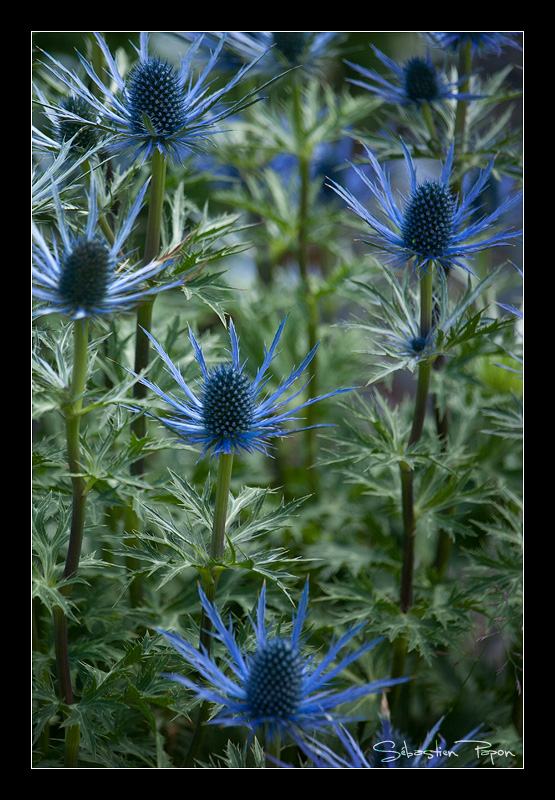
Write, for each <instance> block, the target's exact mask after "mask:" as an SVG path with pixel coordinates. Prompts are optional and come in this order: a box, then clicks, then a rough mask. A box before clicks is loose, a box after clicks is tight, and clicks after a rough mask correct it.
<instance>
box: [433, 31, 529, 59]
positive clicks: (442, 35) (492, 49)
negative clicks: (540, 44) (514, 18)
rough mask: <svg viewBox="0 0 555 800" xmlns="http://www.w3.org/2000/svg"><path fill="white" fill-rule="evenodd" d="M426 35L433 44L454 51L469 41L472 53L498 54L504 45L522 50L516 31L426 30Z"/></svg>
mask: <svg viewBox="0 0 555 800" xmlns="http://www.w3.org/2000/svg"><path fill="white" fill-rule="evenodd" d="M427 37H428V38H429V39H430V40H431V42H432V43H433V44H435V45H437V46H439V47H442V48H443V49H445V50H449V51H451V52H454V53H457V52H458V51H459V50H460V49H461V48H463V47H465V45H466V44H467V43H469V42H470V45H471V48H472V55H475V54H476V53H477V52H482V53H495V54H496V55H498V56H499V55H501V52H502V50H503V48H504V47H514V48H516V49H517V50H522V47H521V46H520V44H519V43H518V41H517V40H516V31H510V32H508V31H428V32H427Z"/></svg>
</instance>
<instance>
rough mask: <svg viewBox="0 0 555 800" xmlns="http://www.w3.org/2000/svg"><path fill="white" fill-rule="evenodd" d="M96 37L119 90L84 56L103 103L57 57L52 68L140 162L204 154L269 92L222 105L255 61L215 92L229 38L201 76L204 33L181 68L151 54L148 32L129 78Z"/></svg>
mask: <svg viewBox="0 0 555 800" xmlns="http://www.w3.org/2000/svg"><path fill="white" fill-rule="evenodd" d="M95 37H96V40H97V42H98V45H99V47H100V49H101V50H102V53H103V55H104V58H105V60H106V65H107V71H108V74H109V77H110V78H111V81H112V82H113V85H114V86H115V89H114V90H112V88H110V86H109V85H108V84H107V83H105V82H104V81H103V80H101V78H100V77H99V76H98V75H97V74H96V72H95V70H94V68H93V66H92V65H91V64H90V63H88V62H87V61H86V60H85V59H84V58H83V57H82V56H81V55H80V54H78V55H79V58H80V60H81V63H82V64H83V67H84V69H85V71H86V73H87V75H88V76H89V78H90V79H91V81H92V82H93V84H95V86H96V87H97V88H98V89H99V90H100V93H101V97H100V99H99V98H97V97H96V96H95V95H94V93H93V92H91V91H90V90H89V89H88V87H87V86H85V84H84V83H83V82H82V81H81V80H80V79H79V78H78V77H77V75H75V74H74V73H73V72H72V71H71V70H69V69H67V68H66V67H64V66H63V65H62V64H60V63H59V62H58V61H56V60H55V59H54V58H52V56H48V58H50V60H51V61H52V64H51V65H49V69H50V70H51V71H52V72H53V73H54V74H55V75H56V76H57V77H58V78H59V79H60V80H61V81H62V82H63V83H64V84H66V85H67V86H69V88H70V89H71V90H72V92H73V93H74V94H75V95H77V96H79V97H81V98H82V99H83V100H84V101H86V102H87V103H89V105H90V106H91V107H92V108H93V109H94V110H95V111H96V112H97V113H98V115H99V116H100V117H101V118H102V120H103V121H104V122H103V124H102V126H101V127H102V128H103V129H104V130H105V132H106V133H107V134H108V138H109V141H110V144H111V146H112V147H113V149H114V150H116V151H117V150H126V151H129V152H130V153H131V155H132V158H133V159H134V160H137V159H139V158H140V159H141V161H145V160H147V159H148V158H150V157H151V156H152V154H153V152H154V151H155V150H158V151H159V152H160V153H161V154H162V155H164V156H165V157H166V158H168V159H169V160H171V161H174V162H176V163H179V162H181V161H183V159H184V158H185V156H186V155H188V154H189V153H191V152H198V151H201V150H202V146H203V144H204V142H205V141H206V140H208V139H209V137H210V134H212V133H214V132H216V131H217V130H218V125H219V123H220V122H222V120H224V119H226V118H227V117H229V116H231V115H232V114H234V113H237V112H239V111H242V110H243V109H244V108H246V107H247V106H248V105H250V104H251V103H254V102H257V100H259V99H260V98H259V97H255V95H256V94H257V93H258V92H259V91H260V90H261V89H263V88H264V86H261V87H257V88H256V89H253V90H252V91H250V92H248V93H247V94H246V95H245V96H244V97H243V98H241V99H240V100H235V101H232V102H230V103H228V104H222V105H219V104H221V103H223V101H224V100H225V99H226V96H227V95H229V94H230V93H231V91H232V90H233V89H235V87H236V86H237V85H238V84H239V83H240V82H241V81H242V79H243V78H244V76H245V73H246V72H248V71H249V70H250V69H251V68H252V67H253V66H254V63H255V62H252V63H249V64H246V65H244V66H242V67H241V68H240V69H239V70H238V71H237V73H236V74H235V75H234V77H233V78H232V79H231V80H229V81H228V82H227V83H226V84H225V85H224V86H223V87H221V88H219V89H216V90H213V91H210V81H209V76H210V73H211V72H212V70H213V69H214V67H215V65H216V63H217V62H218V59H219V57H220V53H221V50H222V47H223V46H224V43H225V36H224V37H222V39H221V41H220V42H219V43H218V45H217V47H216V49H215V50H214V52H213V53H211V55H210V58H209V60H208V62H207V63H206V65H205V66H204V68H203V69H202V71H201V72H200V74H199V75H198V76H196V77H195V75H194V72H193V66H192V63H193V59H194V57H195V56H196V54H197V51H198V49H199V47H200V46H201V43H202V41H203V36H201V35H198V36H196V37H195V39H194V41H193V43H192V45H191V47H190V48H189V50H188V52H187V54H186V55H185V56H184V57H183V58H182V59H181V61H180V64H179V67H176V66H174V65H173V64H172V63H170V62H169V61H166V60H164V59H162V58H160V57H159V56H156V55H150V54H149V48H148V38H149V37H148V33H147V32H145V31H143V32H141V34H140V43H139V48H138V50H137V54H138V56H139V60H138V62H137V63H136V64H135V65H134V66H133V67H132V68H131V70H130V71H129V74H128V75H127V76H126V77H124V76H122V74H121V73H120V70H119V67H118V65H117V63H116V60H115V59H114V58H113V56H112V54H111V53H110V50H109V48H108V45H107V44H106V42H105V41H104V39H103V38H102V37H101V36H100V35H99V34H97V33H95ZM278 77H279V76H278ZM265 85H267V84H265Z"/></svg>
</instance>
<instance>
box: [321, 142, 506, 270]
mask: <svg viewBox="0 0 555 800" xmlns="http://www.w3.org/2000/svg"><path fill="white" fill-rule="evenodd" d="M401 145H402V148H403V153H404V157H405V163H406V167H407V172H408V177H409V188H410V194H409V197H408V198H407V199H404V200H403V204H402V205H399V204H398V202H397V200H396V199H395V197H394V195H393V192H392V189H391V184H390V179H389V176H388V175H387V173H386V172H385V171H384V170H383V169H382V167H381V165H380V164H379V163H378V161H377V159H376V158H375V156H374V155H373V154H372V153H371V152H370V150H369V149H368V148H367V147H366V146H365V150H366V153H367V155H368V158H369V160H370V163H371V164H372V166H373V168H374V172H375V175H376V178H377V180H376V182H375V183H374V182H372V181H371V180H370V178H369V177H368V176H367V175H366V174H365V173H364V172H363V171H362V170H361V169H360V168H359V167H356V166H354V165H351V166H353V169H354V170H355V172H356V173H357V174H358V175H359V177H360V178H361V179H362V181H363V182H364V184H365V185H366V187H367V188H368V189H369V190H370V192H371V194H372V195H373V196H374V198H375V199H376V200H377V201H378V204H379V207H380V210H381V212H382V213H383V215H384V217H385V220H384V221H382V220H380V219H378V218H377V217H376V216H375V215H374V214H373V213H372V212H371V211H370V210H368V209H367V208H365V207H364V206H363V205H362V204H361V203H360V202H359V201H358V200H357V199H356V197H355V196H354V195H353V194H352V193H351V192H350V191H349V190H348V189H345V188H343V187H342V186H340V185H339V184H337V183H335V181H332V182H331V187H332V188H333V189H334V190H335V191H336V192H337V194H338V195H339V196H340V197H342V198H343V199H344V200H345V201H346V202H347V204H348V205H349V207H350V208H351V210H352V211H354V212H355V214H357V215H358V216H359V217H360V218H361V219H362V220H363V221H364V222H365V223H367V224H368V225H369V226H370V228H371V229H372V230H373V234H372V236H371V237H370V238H369V239H365V240H364V241H367V242H368V243H369V244H373V245H374V246H376V247H378V248H379V249H381V250H382V251H384V252H386V253H390V257H389V258H388V259H387V262H388V263H391V264H392V266H393V267H394V268H395V267H399V266H401V265H404V264H407V263H408V262H411V261H412V262H414V267H415V268H416V269H422V270H424V271H427V270H428V267H429V265H430V264H431V263H432V262H434V261H435V262H437V263H438V264H441V265H442V266H443V267H444V268H446V269H451V268H453V267H461V268H462V269H465V270H466V271H467V272H471V270H470V269H469V267H468V265H467V264H466V263H465V261H463V259H468V258H471V257H472V256H473V255H474V254H476V253H478V252H480V251H481V250H485V249H487V248H489V247H494V246H497V245H505V244H510V240H511V239H513V238H515V237H517V236H519V234H520V231H512V230H511V229H507V230H504V231H501V232H498V233H491V234H490V235H489V236H486V237H485V238H484V237H483V235H484V234H485V233H486V232H487V231H488V230H489V229H490V228H491V227H492V225H493V224H494V223H495V222H496V221H497V220H498V219H499V218H500V217H501V215H502V214H504V213H505V211H507V209H508V208H509V207H510V206H512V205H513V204H514V203H515V202H516V201H517V200H518V199H519V198H520V194H515V195H513V196H508V197H506V198H505V199H504V200H503V201H502V202H501V203H500V204H499V206H497V208H495V209H493V210H492V211H491V212H490V213H489V214H482V215H481V216H480V217H479V218H473V219H472V220H471V219H470V217H471V216H472V215H473V214H474V211H475V208H474V203H475V201H476V199H477V198H478V197H479V196H480V194H481V192H482V190H483V189H484V187H485V185H486V183H487V181H488V178H489V176H490V173H491V171H492V168H493V163H494V162H493V159H492V161H490V163H489V164H488V166H487V167H486V169H484V170H482V171H481V172H480V173H479V175H478V176H477V178H476V180H475V182H474V184H473V185H472V186H471V187H470V188H469V189H468V190H467V191H466V193H465V194H463V196H462V197H461V198H460V199H459V200H458V202H457V198H455V197H454V196H453V194H452V193H451V189H450V186H449V182H450V179H451V173H452V169H453V152H454V148H453V145H451V147H450V149H449V152H448V154H447V158H446V160H445V163H444V164H443V166H442V168H441V173H440V177H439V178H438V179H437V180H432V181H430V180H427V181H424V182H423V183H420V184H419V183H418V181H417V178H416V169H415V166H414V163H413V160H412V157H411V155H410V153H409V151H408V149H407V147H406V146H405V144H404V142H401Z"/></svg>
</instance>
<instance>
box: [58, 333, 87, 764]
mask: <svg viewBox="0 0 555 800" xmlns="http://www.w3.org/2000/svg"><path fill="white" fill-rule="evenodd" d="M73 332H74V353H73V374H72V378H71V387H70V392H69V399H68V404H67V407H66V439H67V456H68V465H69V472H70V475H71V484H72V494H73V501H72V502H73V506H72V516H71V529H70V535H69V545H68V549H67V555H66V563H65V567H64V572H63V577H64V579H70V578H73V577H74V576H75V575H76V574H77V570H78V567H79V559H80V556H81V547H82V544H83V530H84V526H85V505H86V498H87V488H86V483H85V479H84V477H83V475H82V464H81V453H80V446H79V430H80V422H81V409H82V406H83V393H84V391H85V383H86V375H87V345H88V319H87V317H84V318H82V319H77V320H75V322H74V324H73ZM71 586H72V585H71V583H67V584H65V585H64V586H63V587H61V589H60V593H61V594H62V595H63V596H64V597H68V596H69V594H70V592H71ZM53 621H54V647H55V652H56V665H57V671H58V681H59V684H60V692H61V696H62V699H63V701H64V703H65V704H66V705H72V704H73V702H74V695H73V688H72V684H71V672H70V665H69V647H68V636H67V617H66V614H65V613H64V611H63V609H62V608H61V607H60V606H58V607H56V608H55V610H54V614H53ZM78 747H79V726H78V725H72V726H69V727H68V728H66V755H65V766H66V767H76V766H77V755H78Z"/></svg>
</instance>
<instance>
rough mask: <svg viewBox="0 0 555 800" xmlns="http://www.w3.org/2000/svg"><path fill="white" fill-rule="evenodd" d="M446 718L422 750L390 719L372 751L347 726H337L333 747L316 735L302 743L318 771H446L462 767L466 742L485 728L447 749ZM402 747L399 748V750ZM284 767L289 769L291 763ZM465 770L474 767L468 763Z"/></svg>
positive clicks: (435, 728) (427, 739)
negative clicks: (444, 734)
mask: <svg viewBox="0 0 555 800" xmlns="http://www.w3.org/2000/svg"><path fill="white" fill-rule="evenodd" d="M443 719H444V718H443V717H441V719H439V720H438V722H436V724H435V725H434V726H433V728H432V729H431V730H430V731H429V732H428V734H427V735H426V738H425V739H424V741H423V742H422V744H421V745H420V746H419V747H413V746H412V745H411V744H408V745H407V737H406V735H403V734H399V733H398V732H397V731H394V730H393V728H392V726H391V723H390V720H389V716H383V717H382V724H381V727H380V729H379V731H378V733H377V735H376V737H375V741H374V743H373V746H372V748H371V749H370V750H364V749H363V748H362V747H361V746H360V744H359V743H358V742H357V741H356V739H355V738H354V736H353V735H352V734H351V733H350V732H349V731H348V730H347V728H345V727H344V726H343V725H335V726H334V732H335V733H336V735H337V740H338V741H335V742H334V743H333V745H327V744H324V743H322V742H319V741H318V740H317V739H316V738H315V737H314V736H303V737H302V738H301V739H300V741H299V744H300V746H301V749H302V750H303V752H304V753H305V755H307V756H308V757H309V759H310V761H311V762H312V764H313V765H314V768H315V769H377V768H389V769H402V768H408V769H446V768H448V767H459V765H460V762H459V754H460V751H461V750H462V749H463V747H464V744H465V742H467V741H472V737H473V736H475V735H476V733H478V731H479V730H480V728H481V727H482V726H481V725H478V726H477V727H476V728H474V729H473V730H472V731H470V732H469V733H467V734H466V736H465V737H464V739H460V740H458V741H457V742H455V743H454V744H453V745H451V746H450V747H449V748H448V749H446V745H447V742H446V740H445V739H444V737H443V736H441V734H440V733H439V730H440V727H441V725H442V723H443ZM398 748H399V749H398ZM281 766H284V767H287V766H288V765H287V764H282V765H281ZM461 766H462V767H463V768H469V767H473V766H474V764H473V763H472V762H470V763H469V762H468V761H466V760H465V761H464V762H463V763H462V764H461Z"/></svg>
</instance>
